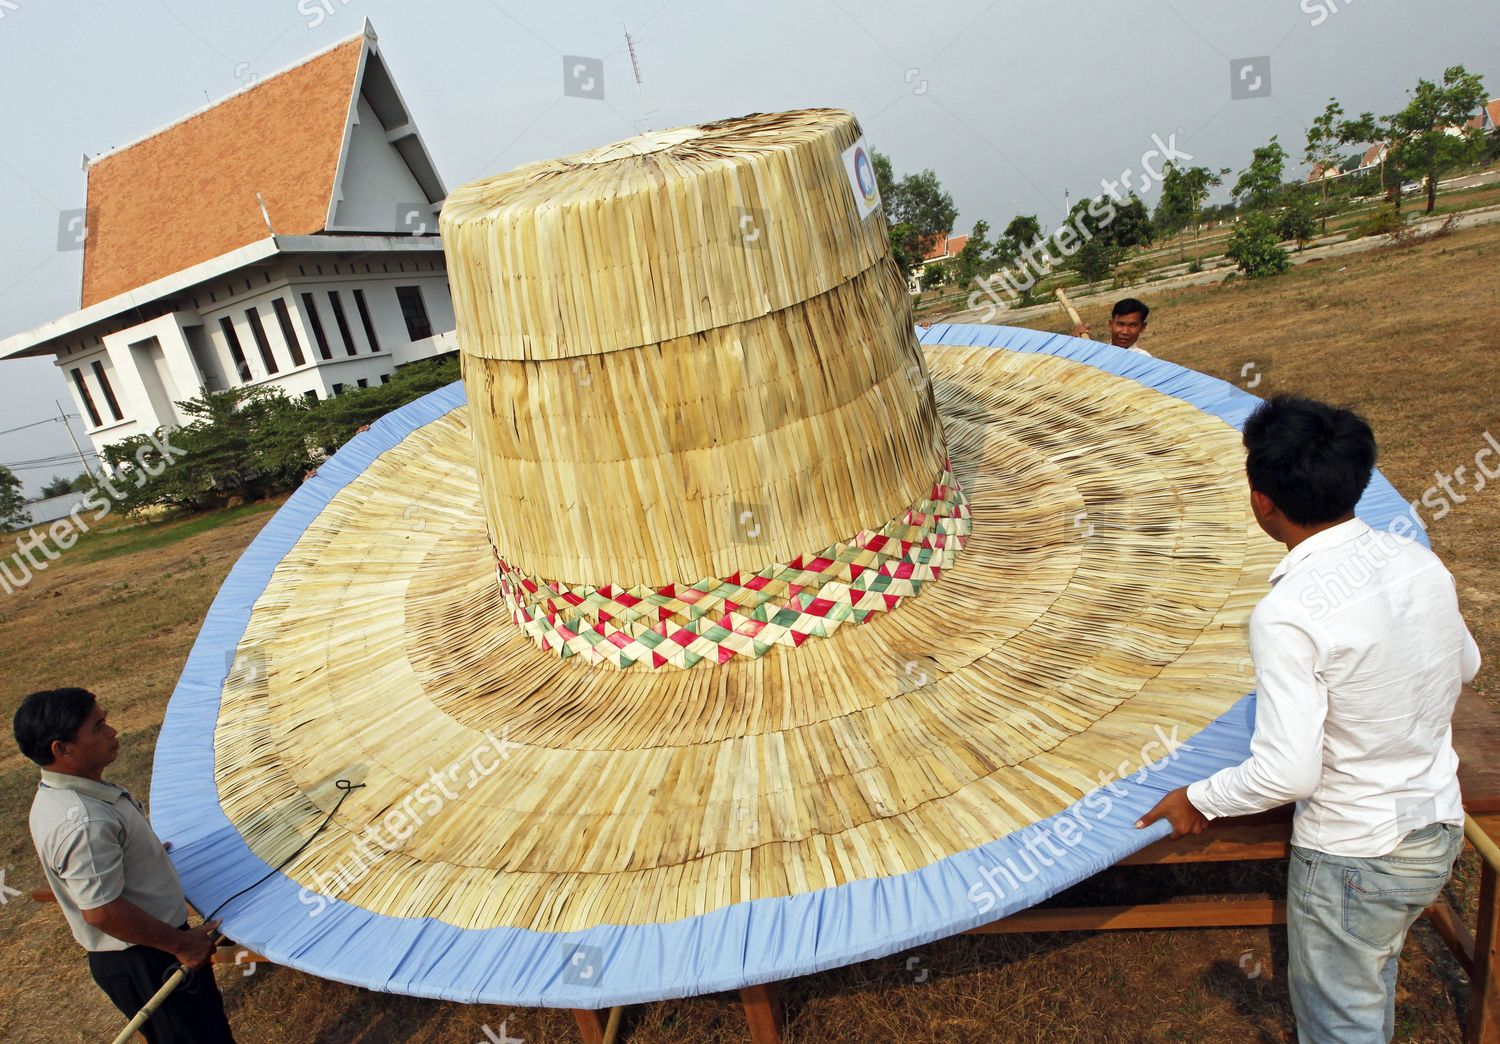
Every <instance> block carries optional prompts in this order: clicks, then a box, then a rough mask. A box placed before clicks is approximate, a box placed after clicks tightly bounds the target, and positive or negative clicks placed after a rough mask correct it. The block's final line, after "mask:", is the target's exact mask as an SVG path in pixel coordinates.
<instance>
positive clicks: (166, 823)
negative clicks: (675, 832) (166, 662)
mask: <svg viewBox="0 0 1500 1044" xmlns="http://www.w3.org/2000/svg"><path fill="white" fill-rule="evenodd" d="M919 335H920V340H921V341H922V342H923V343H927V344H937V343H943V344H968V345H993V346H996V347H1003V348H1006V349H1009V350H1012V351H1026V352H1043V353H1046V354H1049V355H1058V356H1063V357H1065V358H1069V359H1073V360H1076V361H1078V362H1082V363H1087V364H1089V365H1091V366H1095V367H1098V368H1100V369H1102V370H1106V371H1108V372H1110V373H1115V374H1119V375H1120V376H1122V377H1127V378H1130V379H1132V380H1135V381H1139V382H1140V383H1141V384H1143V385H1146V386H1147V387H1150V388H1154V389H1156V390H1158V391H1161V392H1164V393H1166V394H1168V395H1172V396H1175V397H1177V398H1179V399H1182V400H1184V401H1185V402H1189V403H1192V404H1193V405H1194V406H1197V407H1198V408H1199V409H1201V410H1204V411H1206V412H1208V413H1211V414H1214V415H1216V416H1218V417H1221V418H1223V419H1224V420H1225V421H1227V422H1228V423H1230V424H1232V425H1234V426H1235V427H1239V426H1240V425H1241V424H1242V423H1243V421H1244V419H1245V417H1246V416H1247V415H1248V413H1249V412H1250V410H1251V409H1253V408H1254V406H1255V404H1256V402H1257V401H1258V400H1257V399H1256V398H1255V397H1254V396H1252V395H1250V394H1248V393H1246V392H1243V391H1240V390H1239V389H1237V388H1235V387H1233V386H1232V385H1229V384H1227V383H1225V382H1223V381H1220V380H1217V379H1215V378H1212V377H1207V376H1204V375H1203V374H1199V373H1194V372H1193V371H1191V370H1187V369H1184V368H1183V367H1181V366H1177V365H1175V364H1173V363H1169V362H1165V361H1163V360H1159V359H1151V358H1147V357H1146V356H1143V355H1138V354H1135V353H1131V352H1126V351H1122V350H1120V349H1117V348H1113V347H1111V346H1109V345H1104V344H1098V343H1095V342H1090V341H1083V340H1077V339H1075V338H1072V337H1065V336H1060V335H1052V334H1044V333H1036V332H1033V331H1028V330H1019V329H1014V328H1009V327H995V326H936V327H933V328H931V329H929V330H923V331H919ZM463 403H464V390H463V387H462V385H461V384H458V383H455V384H452V385H449V386H448V387H446V388H443V389H440V390H439V391H436V392H433V393H432V394H430V395H427V396H425V397H423V398H421V399H419V400H417V401H416V402H412V403H409V404H408V405H406V406H403V407H402V408H400V409H398V410H396V411H394V412H393V413H391V414H389V415H388V416H386V417H384V418H382V419H381V420H379V421H378V422H376V423H375V424H374V425H372V426H371V428H370V430H369V431H367V432H364V433H361V434H359V435H357V436H355V437H354V439H353V440H351V441H350V442H349V443H348V444H347V445H346V446H345V447H344V448H343V449H341V450H340V451H339V452H338V453H337V454H336V455H335V456H334V457H333V458H332V459H331V460H329V461H328V462H326V463H325V464H323V465H322V466H321V467H320V468H319V469H318V474H317V475H316V476H315V477H314V478H313V479H311V480H310V481H308V482H307V483H306V484H304V485H303V486H302V488H301V489H299V490H297V492H296V493H295V494H293V495H292V497H291V498H290V499H289V500H288V501H287V502H286V504H285V505H284V506H283V507H282V508H281V510H280V511H278V512H277V513H276V515H275V516H274V517H273V518H272V519H271V521H270V522H268V523H267V524H266V526H265V528H264V529H262V530H261V532H260V534H259V535H258V536H257V537H256V538H255V540H254V542H252V543H251V545H250V547H249V548H247V549H246V551H245V553H244V554H243V555H242V556H241V557H240V560H239V561H238V562H237V563H236V564H235V567H234V569H233V570H232V571H231V572H230V574H229V576H228V578H227V579H226V580H225V581H224V585H223V587H222V588H221V589H220V590H219V593H218V595H217V596H216V597H215V598H214V602H213V605H212V606H211V607H210V609H209V612H208V617H207V619H206V620H205V621H204V623H203V628H202V630H201V631H200V632H199V635H198V639H197V641H196V642H195V643H194V645H193V649H192V652H191V653H190V654H189V655H188V660H187V664H186V666H185V667H184V668H183V672H182V677H181V679H180V680H179V681H178V683H177V688H176V690H175V691H174V692H173V694H172V699H171V702H170V703H169V704H168V707H167V713H166V718H165V720H164V721H163V723H162V728H161V734H160V737H159V738H158V740H157V747H156V762H155V767H154V770H153V775H152V782H151V812H152V819H153V822H154V824H155V827H156V830H157V832H158V833H159V834H160V835H161V836H162V837H163V838H164V839H167V840H170V841H171V842H172V843H173V847H172V853H171V856H172V860H173V862H174V863H175V864H176V866H177V870H178V872H179V873H180V874H181V876H182V881H183V885H184V887H185V889H186V891H187V894H188V897H189V898H190V899H191V900H192V902H193V905H194V906H195V907H197V909H199V910H200V911H209V910H212V909H213V908H215V907H216V906H218V905H219V903H221V902H222V901H223V900H224V899H225V898H226V897H228V896H231V895H233V894H234V893H235V892H237V891H239V890H240V889H242V888H244V887H246V886H248V885H250V884H252V883H253V882H254V881H256V879H257V878H260V877H262V876H264V875H265V874H266V873H267V872H268V871H269V870H270V869H271V868H270V866H269V865H268V864H266V863H265V862H264V861H262V860H261V859H260V858H259V857H258V856H256V855H255V854H254V853H253V852H251V851H250V849H249V848H248V846H246V844H245V842H244V840H243V839H242V838H241V837H240V835H239V832H238V831H237V830H236V829H235V828H234V826H233V825H232V824H231V823H230V822H229V820H228V818H227V817H226V816H225V815H224V812H223V810H222V809H221V808H220V806H219V801H218V790H217V787H216V786H215V783H214V746H213V740H214V726H215V724H216V722H217V719H218V714H219V697H220V689H221V687H222V685H223V683H224V680H225V678H226V676H227V675H228V673H229V670H230V667H231V660H232V658H233V656H234V651H235V649H236V646H237V645H238V643H239V640H240V637H241V636H242V635H243V633H244V631H245V627H246V624H247V623H248V621H249V618H250V611H251V607H252V606H253V605H254V603H255V601H256V599H257V598H258V597H259V596H260V594H261V593H262V592H263V591H264V589H265V587H266V585H267V583H268V582H269V581H270V578H271V573H272V571H273V570H274V569H275V568H276V566H277V564H278V563H280V561H281V560H282V558H283V556H285V555H286V554H287V552H288V551H290V550H291V548H292V547H293V545H294V544H295V543H296V542H297V540H298V539H299V538H300V537H301V536H302V534H303V532H304V531H306V530H307V529H308V527H309V526H311V525H312V523H313V522H314V520H315V519H316V518H317V517H318V515H319V513H320V512H321V511H322V510H323V508H324V507H325V506H326V505H327V504H328V502H329V501H330V500H331V499H332V498H333V497H334V495H335V494H337V493H338V492H339V491H340V490H342V489H343V488H344V487H345V486H346V485H348V484H349V483H350V482H351V481H353V480H354V479H355V478H356V477H357V476H358V475H359V474H360V473H361V472H363V471H364V470H365V468H367V467H369V465H370V464H371V463H372V462H373V461H374V460H375V459H376V458H377V457H378V456H380V455H381V454H382V453H384V452H385V451H386V450H388V449H391V448H393V447H394V446H396V445H397V444H398V443H400V442H401V441H402V440H403V439H404V438H406V436H408V435H409V434H411V433H412V432H413V431H415V430H416V429H418V428H420V427H422V426H423V425H426V424H430V423H432V422H433V421H435V420H437V419H439V418H440V417H442V416H443V415H444V414H446V413H448V412H449V411H451V410H453V409H455V408H456V407H458V406H461V405H463ZM1359 514H1360V516H1361V517H1362V518H1364V519H1365V521H1366V522H1368V523H1369V524H1370V525H1372V526H1375V527H1377V528H1384V527H1387V526H1388V525H1389V524H1390V522H1391V521H1392V520H1394V519H1395V518H1396V516H1398V515H1401V514H1408V515H1409V514H1410V510H1409V508H1408V506H1407V504H1406V503H1405V502H1404V501H1403V500H1402V499H1401V497H1400V496H1399V495H1398V494H1397V493H1396V491H1395V490H1394V489H1393V488H1392V487H1391V485H1390V483H1388V482H1387V481H1386V480H1385V479H1384V478H1383V477H1382V476H1380V475H1378V474H1377V476H1376V477H1375V480H1374V481H1373V482H1372V483H1371V485H1370V488H1369V490H1367V491H1366V493H1365V496H1364V499H1363V500H1361V501H1360V505H1359ZM1424 540H1425V538H1424ZM1254 706H1255V705H1254V696H1253V694H1252V695H1250V696H1247V697H1245V698H1244V699H1242V700H1240V701H1239V702H1237V703H1236V704H1235V705H1234V706H1233V707H1231V708H1230V709H1229V711H1228V712H1226V713H1225V714H1224V715H1222V716H1221V717H1219V718H1218V719H1217V720H1215V721H1214V722H1212V723H1211V724H1210V725H1209V726H1208V727H1207V728H1205V729H1203V730H1202V731H1200V732H1198V733H1197V734H1195V735H1193V736H1192V737H1191V738H1190V741H1188V742H1186V743H1183V744H1182V745H1181V746H1177V747H1176V749H1175V750H1170V747H1171V745H1172V744H1173V743H1175V742H1178V741H1180V739H1181V738H1180V737H1173V736H1172V735H1171V734H1169V733H1165V732H1163V734H1162V739H1163V740H1164V741H1165V742H1164V743H1163V744H1162V745H1161V746H1159V747H1157V748H1156V749H1155V750H1153V751H1152V752H1151V753H1150V754H1149V755H1148V756H1150V757H1158V756H1162V755H1165V756H1164V757H1162V760H1161V761H1159V762H1157V763H1156V764H1155V765H1154V767H1152V768H1151V769H1150V770H1149V771H1146V770H1144V769H1143V767H1142V766H1140V765H1131V766H1129V767H1130V769H1131V771H1132V772H1133V773H1134V774H1133V775H1132V776H1131V777H1130V778H1128V779H1125V780H1122V781H1109V782H1108V785H1107V786H1101V787H1100V788H1099V789H1098V790H1095V791H1093V792H1092V793H1090V794H1088V795H1086V796H1085V797H1084V798H1082V799H1081V800H1080V801H1078V802H1077V803H1075V804H1074V805H1073V806H1071V807H1070V808H1068V809H1066V810H1064V811H1062V812H1060V813H1058V814H1057V815H1055V816H1052V817H1050V818H1048V819H1046V820H1043V821H1042V822H1040V823H1038V824H1035V825H1033V826H1030V827H1026V828H1024V829H1022V830H1020V831H1017V832H1015V833H1013V834H1010V835H1009V836H1007V837H1003V838H1000V839H999V840H996V841H993V842H990V843H989V844H985V845H982V846H980V847H978V848H976V849H972V850H970V851H967V852H961V853H959V854H957V855H953V856H949V857H947V858H945V859H941V860H939V861H937V862H936V863H933V864H932V865H930V866H926V867H923V868H922V869H920V870H914V871H911V872H909V873H905V874H900V875H897V876H894V877H885V878H881V879H878V880H869V881H856V882H853V883H850V884H846V885H840V886H838V887H834V888H827V889H823V890H822V891H817V892H811V893H807V894H804V895H794V896H789V897H785V898H778V899H756V900H751V901H748V902H742V903H737V904H735V905H733V906H729V907H726V908H723V909H720V910H715V911H714V912H712V913H708V914H703V915H701V916H698V917H690V918H686V919H683V920H680V921H674V922H671V923H667V924H650V925H601V926H598V927H595V928H590V929H587V930H585V931H579V932H566V933H551V932H537V931H531V930H527V929H520V928H489V929H465V928H456V927H454V926H452V925H449V924H445V923H442V922H440V921H436V920H433V919H431V918H401V917H389V916H385V915H381V914H376V913H372V912H370V911H368V910H364V909H362V908H360V907H358V906H355V905H353V904H350V903H347V902H344V901H343V900H339V899H328V898H325V897H323V896H321V895H318V894H316V893H314V892H311V891H309V890H307V889H304V888H302V887H300V886H299V885H298V884H297V883H296V882H295V881H293V880H291V879H290V878H288V877H286V876H285V875H284V874H281V873H275V874H272V875H271V877H270V879H268V880H267V881H266V882H265V883H263V884H261V885H260V886H258V887H256V888H255V889H254V890H252V891H251V892H250V893H248V894H246V895H244V896H242V897H240V898H238V899H235V900H234V902H233V903H231V904H230V906H229V907H228V908H227V909H226V910H225V911H224V912H223V913H222V914H221V917H222V920H223V926H222V930H223V932H224V933H225V934H226V935H228V936H229V937H230V938H233V939H234V940H235V941H237V942H238V943H239V944H240V945H242V946H246V947H249V948H251V949H253V950H255V951H256V952H258V953H260V954H261V955H263V956H264V957H266V958H267V959H269V960H271V961H274V962H276V963H278V964H284V965H287V966H289V967H293V968H297V969H299V970H301V971H305V972H309V973H311V974H313V975H318V976H321V977H323V978H327V979H336V980H339V981H341V982H348V983H353V984H355V985H358V986H364V987H367V988H369V989H375V990H385V991H389V992H394V993H405V994H413V995H416V996H424V997H439V998H444V999H448V1000H457V1001H466V1002H482V1003H489V1004H514V1005H525V1006H547V1007H571V1008H602V1007H607V1006H612V1005H617V1004H631V1003H639V1002H643V1001H650V1000H658V999H662V998H667V997H679V996H691V995H696V994H703V993H711V992H715V991H719V990H728V989H734V988H737V987H740V986H745V985H750V984H754V983H760V982H769V981H774V980H779V979H787V978H791V977H793V976H797V975H806V974H808V973H810V972H816V971H820V970H823V969H827V968H835V967H840V966H842V965H847V964H852V963H855V962H857V961H862V960H867V959H869V958H873V957H880V956H883V955H886V954H890V953H894V952H897V951H900V950H903V949H906V948H909V947H912V946H916V945H920V944H923V943H926V942H929V941H931V940H934V939H940V938H944V937H947V936H950V935H954V934H957V933H959V932H962V931H965V930H966V929H969V928H973V927H976V926H977V925H980V924H984V923H987V922H989V921H993V920H995V919H997V918H999V917H1003V916H1005V915H1007V914H1010V913H1014V912H1015V911H1017V910H1021V909H1025V908H1026V907H1029V906H1032V905H1034V904H1035V903H1038V902H1040V901H1042V900H1043V899H1046V898H1048V897H1049V896H1051V895H1054V894H1055V893H1057V892H1059V891H1061V890H1062V889H1064V888H1067V887H1069V886H1071V885H1073V884H1076V883H1078V882H1079V881H1082V880H1084V879H1085V878H1087V877H1090V876H1092V875H1093V874H1095V873H1098V872H1099V871H1100V870H1103V869H1104V868H1106V867H1108V866H1110V865H1112V864H1114V863H1116V862H1118V861H1119V860H1120V859H1122V858H1124V857H1125V856H1127V855H1129V854H1130V853H1132V852H1135V851H1136V850H1138V849H1140V848H1142V847H1144V846H1145V845H1147V844H1149V843H1150V842H1152V841H1155V840H1158V839H1159V838H1161V837H1164V836H1166V834H1167V833H1168V832H1169V828H1168V825H1167V824H1166V823H1165V822H1162V823H1158V824H1155V825H1154V826H1152V827H1151V828H1148V829H1145V830H1136V829H1134V827H1133V825H1132V824H1133V823H1134V822H1135V820H1136V819H1137V818H1138V817H1139V816H1140V815H1141V814H1142V813H1143V812H1145V811H1146V810H1147V809H1149V808H1150V807H1151V806H1152V805H1153V804H1155V803H1156V801H1157V800H1158V799H1159V798H1160V797H1161V795H1162V794H1164V793H1166V792H1167V791H1169V790H1172V789H1174V788H1176V787H1178V786H1181V785H1183V784H1186V783H1189V782H1192V781H1193V780H1196V779H1201V778H1203V777H1204V776H1207V775H1209V774H1211V773H1213V772H1215V771H1217V770H1218V769H1221V768H1223V767H1225V766H1227V765H1233V764H1236V763H1238V762H1239V761H1241V760H1243V759H1244V757H1245V756H1246V754H1247V753H1248V750H1249V740H1250V733H1251V729H1252V727H1253V724H1254ZM1169 750H1170V753H1169ZM1157 751H1160V754H1158V753H1157ZM330 771H336V768H335V767H330ZM1101 782H1103V781H1101Z"/></svg>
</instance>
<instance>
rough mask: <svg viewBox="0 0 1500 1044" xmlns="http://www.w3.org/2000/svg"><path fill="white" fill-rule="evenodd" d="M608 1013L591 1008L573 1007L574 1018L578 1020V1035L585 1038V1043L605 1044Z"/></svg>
mask: <svg viewBox="0 0 1500 1044" xmlns="http://www.w3.org/2000/svg"><path fill="white" fill-rule="evenodd" d="M606 1014H608V1013H607V1012H603V1011H594V1010H592V1009H590V1008H574V1009H573V1018H575V1019H576V1020H578V1036H579V1037H580V1038H581V1039H582V1040H583V1044H604V1025H605V1021H604V1017H605V1015H606Z"/></svg>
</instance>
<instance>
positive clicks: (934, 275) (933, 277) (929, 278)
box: [922, 261, 953, 290]
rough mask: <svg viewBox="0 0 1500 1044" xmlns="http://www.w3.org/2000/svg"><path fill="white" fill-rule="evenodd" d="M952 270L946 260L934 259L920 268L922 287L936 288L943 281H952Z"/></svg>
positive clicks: (927, 288)
mask: <svg viewBox="0 0 1500 1044" xmlns="http://www.w3.org/2000/svg"><path fill="white" fill-rule="evenodd" d="M952 275H953V273H952V271H951V270H950V269H949V267H948V262H946V261H934V262H933V263H932V264H930V265H928V266H927V267H925V268H923V269H922V289H923V290H936V289H937V288H938V287H940V286H942V285H943V284H944V283H947V282H951V281H952Z"/></svg>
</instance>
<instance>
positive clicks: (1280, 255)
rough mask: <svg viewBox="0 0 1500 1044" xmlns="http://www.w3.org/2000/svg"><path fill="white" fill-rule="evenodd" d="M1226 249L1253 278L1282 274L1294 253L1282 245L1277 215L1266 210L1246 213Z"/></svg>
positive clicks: (1243, 270) (1241, 268)
mask: <svg viewBox="0 0 1500 1044" xmlns="http://www.w3.org/2000/svg"><path fill="white" fill-rule="evenodd" d="M1224 253H1225V254H1226V255H1227V256H1228V257H1230V258H1232V259H1233V260H1234V261H1235V262H1237V263H1238V264H1239V267H1240V271H1241V272H1244V273H1245V275H1247V276H1249V277H1251V278H1252V279H1254V278H1259V277H1261V276H1271V275H1280V274H1281V273H1282V272H1285V271H1286V270H1287V268H1289V267H1290V266H1291V263H1292V259H1291V256H1290V255H1289V254H1287V252H1286V251H1285V250H1283V249H1282V248H1281V237H1280V236H1279V235H1277V232H1276V219H1275V218H1273V217H1271V216H1270V215H1269V214H1264V213H1251V214H1246V215H1245V217H1244V220H1242V221H1241V222H1240V223H1239V226H1238V227H1237V228H1235V230H1234V234H1233V235H1231V236H1230V237H1229V246H1228V247H1227V248H1226V249H1225V251H1224Z"/></svg>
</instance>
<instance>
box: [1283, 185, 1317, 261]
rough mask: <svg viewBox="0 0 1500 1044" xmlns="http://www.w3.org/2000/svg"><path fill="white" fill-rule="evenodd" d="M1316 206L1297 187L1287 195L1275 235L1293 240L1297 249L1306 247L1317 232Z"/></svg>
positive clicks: (1302, 189) (1310, 198) (1306, 192)
mask: <svg viewBox="0 0 1500 1044" xmlns="http://www.w3.org/2000/svg"><path fill="white" fill-rule="evenodd" d="M1317 209H1318V204H1317V201H1316V200H1314V199H1313V195H1312V193H1311V192H1309V191H1308V190H1307V189H1304V188H1301V187H1298V188H1295V189H1291V190H1290V191H1289V192H1288V193H1287V201H1286V207H1285V208H1283V209H1282V211H1281V216H1280V217H1279V218H1278V219H1277V222H1276V234H1277V235H1279V236H1280V237H1281V238H1282V239H1290V240H1294V241H1295V242H1296V244H1297V249H1298V250H1301V249H1303V248H1304V247H1305V246H1307V241H1308V240H1309V239H1311V238H1312V237H1313V235H1314V234H1315V233H1316V232H1317V230H1318V216H1317Z"/></svg>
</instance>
